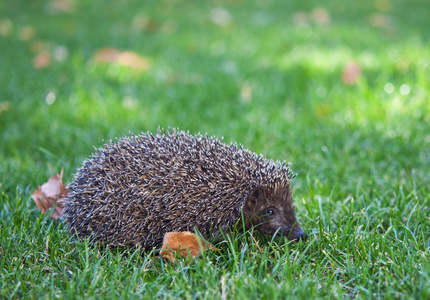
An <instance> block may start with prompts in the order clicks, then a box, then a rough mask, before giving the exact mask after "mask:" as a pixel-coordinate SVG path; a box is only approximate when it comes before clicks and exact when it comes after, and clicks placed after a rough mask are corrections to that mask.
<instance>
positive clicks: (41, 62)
mask: <svg viewBox="0 0 430 300" xmlns="http://www.w3.org/2000/svg"><path fill="white" fill-rule="evenodd" d="M50 65H51V54H50V53H49V52H48V51H42V52H40V53H39V54H37V55H36V57H35V58H34V60H33V67H34V68H35V69H42V68H46V67H49V66H50Z"/></svg>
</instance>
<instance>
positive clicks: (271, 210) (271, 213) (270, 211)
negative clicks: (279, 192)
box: [266, 208, 275, 216]
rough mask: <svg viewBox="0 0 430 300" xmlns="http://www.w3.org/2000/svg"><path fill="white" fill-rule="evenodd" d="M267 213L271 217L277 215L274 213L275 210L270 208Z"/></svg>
mask: <svg viewBox="0 0 430 300" xmlns="http://www.w3.org/2000/svg"><path fill="white" fill-rule="evenodd" d="M266 213H267V214H268V215H269V216H271V215H274V214H275V211H274V210H273V209H271V208H269V209H268V210H267V211H266Z"/></svg>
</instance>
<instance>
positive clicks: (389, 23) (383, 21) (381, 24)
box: [368, 14, 394, 30]
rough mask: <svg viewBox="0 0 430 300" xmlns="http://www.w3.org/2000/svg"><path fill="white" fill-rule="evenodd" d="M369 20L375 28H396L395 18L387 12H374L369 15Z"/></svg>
mask: <svg viewBox="0 0 430 300" xmlns="http://www.w3.org/2000/svg"><path fill="white" fill-rule="evenodd" d="M368 22H369V24H370V26H372V27H375V28H383V29H388V30H394V22H393V18H392V17H391V16H389V15H386V14H372V15H370V16H369V19H368Z"/></svg>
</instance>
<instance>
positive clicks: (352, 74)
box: [342, 61, 361, 85]
mask: <svg viewBox="0 0 430 300" xmlns="http://www.w3.org/2000/svg"><path fill="white" fill-rule="evenodd" d="M360 76H361V68H360V66H359V65H358V64H357V63H356V62H354V61H350V62H348V63H347V64H346V65H345V67H344V68H343V72H342V81H343V83H345V84H347V85H354V84H356V83H357V81H358V79H359V78H360Z"/></svg>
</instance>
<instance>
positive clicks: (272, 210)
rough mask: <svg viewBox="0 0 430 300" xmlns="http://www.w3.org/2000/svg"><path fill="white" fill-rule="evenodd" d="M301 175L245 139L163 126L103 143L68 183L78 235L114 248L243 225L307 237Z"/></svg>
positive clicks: (68, 215)
mask: <svg viewBox="0 0 430 300" xmlns="http://www.w3.org/2000/svg"><path fill="white" fill-rule="evenodd" d="M294 177H295V174H293V173H292V171H291V168H290V163H288V164H287V163H285V161H284V162H280V161H273V160H270V159H266V158H264V157H263V155H261V154H260V155H257V154H256V153H253V152H251V151H249V150H246V149H244V147H243V146H242V145H240V144H237V143H230V144H226V143H224V141H223V139H221V140H219V139H217V138H215V137H209V136H208V135H207V134H206V135H201V134H197V135H192V134H190V133H189V132H185V131H181V130H179V129H169V130H161V129H159V130H158V133H157V134H155V135H154V134H152V133H151V132H146V133H141V134H139V135H134V134H130V135H129V136H126V137H123V138H119V139H117V141H116V142H113V141H112V140H111V141H110V142H109V144H106V143H104V146H103V147H101V148H98V149H97V148H96V152H95V153H94V154H93V155H92V156H91V157H90V158H88V159H87V160H85V161H84V162H83V164H82V166H81V167H80V168H79V169H78V170H77V173H76V174H75V175H74V180H73V181H72V182H71V183H70V184H69V185H68V189H69V194H68V197H67V199H66V205H65V209H64V216H65V221H66V223H67V224H68V226H69V229H70V231H71V232H73V233H77V235H78V236H79V237H81V238H86V237H88V238H90V239H91V240H92V241H95V242H101V243H102V244H107V245H109V246H140V247H143V248H144V249H154V248H157V249H160V248H161V246H162V241H163V236H164V234H165V233H167V232H172V231H177V232H181V231H194V230H197V231H198V232H200V233H201V234H202V235H203V236H204V237H205V238H215V237H216V236H217V235H219V234H220V233H221V232H224V233H227V232H229V230H231V228H234V227H235V226H237V225H238V224H242V226H241V225H240V226H241V227H243V228H244V229H245V230H248V229H250V228H255V229H256V230H258V231H259V232H260V233H262V234H270V235H274V234H277V233H279V234H281V235H283V236H286V237H288V238H289V239H290V240H296V241H298V240H300V239H303V240H305V239H306V234H305V233H304V231H303V230H302V228H301V227H300V225H299V224H298V222H297V220H296V217H295V211H294V205H293V201H292V191H291V187H290V181H291V180H292V179H293V178H294Z"/></svg>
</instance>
